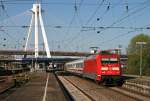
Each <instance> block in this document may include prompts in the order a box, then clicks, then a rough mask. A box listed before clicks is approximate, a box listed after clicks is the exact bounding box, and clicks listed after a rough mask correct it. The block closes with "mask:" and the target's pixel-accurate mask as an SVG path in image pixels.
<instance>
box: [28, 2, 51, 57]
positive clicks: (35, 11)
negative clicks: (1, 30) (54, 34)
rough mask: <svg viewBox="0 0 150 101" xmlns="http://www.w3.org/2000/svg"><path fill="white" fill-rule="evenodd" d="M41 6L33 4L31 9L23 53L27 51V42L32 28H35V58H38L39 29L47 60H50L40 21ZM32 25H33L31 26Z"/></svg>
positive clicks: (41, 20)
mask: <svg viewBox="0 0 150 101" xmlns="http://www.w3.org/2000/svg"><path fill="white" fill-rule="evenodd" d="M41 10H42V9H41V5H40V4H39V3H36V4H33V8H32V18H31V22H30V26H29V31H28V36H27V40H26V44H25V51H27V46H28V41H29V38H30V36H31V32H32V27H33V26H34V27H35V58H38V57H39V47H38V35H39V27H41V31H42V36H43V41H44V47H45V50H46V54H47V58H51V54H50V50H49V46H48V41H47V37H46V32H45V28H44V24H43V19H42V12H41ZM33 23H34V25H33Z"/></svg>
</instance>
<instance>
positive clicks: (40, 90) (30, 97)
mask: <svg viewBox="0 0 150 101" xmlns="http://www.w3.org/2000/svg"><path fill="white" fill-rule="evenodd" d="M2 101H66V98H65V96H64V94H63V92H62V90H61V88H60V86H59V84H58V82H57V80H56V78H55V76H54V75H53V74H52V73H46V72H36V73H33V74H32V77H31V80H30V81H29V82H28V83H27V84H25V85H23V86H22V87H20V88H17V89H16V91H15V92H13V93H12V94H10V95H9V96H8V97H6V98H5V99H3V100H2Z"/></svg>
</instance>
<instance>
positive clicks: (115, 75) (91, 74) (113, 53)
mask: <svg viewBox="0 0 150 101" xmlns="http://www.w3.org/2000/svg"><path fill="white" fill-rule="evenodd" d="M65 71H67V72H70V73H73V74H76V75H80V76H82V77H86V78H90V79H93V80H95V81H96V82H98V83H103V84H104V85H107V84H116V85H118V86H121V85H122V84H123V82H124V80H123V77H122V70H121V62H120V55H119V54H118V51H117V50H106V51H100V52H98V53H96V54H95V55H91V56H89V57H87V58H85V59H80V60H75V61H71V62H68V63H66V64H65Z"/></svg>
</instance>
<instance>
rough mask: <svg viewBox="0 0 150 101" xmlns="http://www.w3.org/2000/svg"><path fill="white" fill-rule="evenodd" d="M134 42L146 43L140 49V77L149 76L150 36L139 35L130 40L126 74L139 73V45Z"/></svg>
mask: <svg viewBox="0 0 150 101" xmlns="http://www.w3.org/2000/svg"><path fill="white" fill-rule="evenodd" d="M136 42H146V45H143V46H142V47H143V48H142V51H143V52H142V60H143V61H142V75H150V36H149V35H146V34H139V35H137V36H135V37H134V38H132V39H131V41H130V43H129V46H128V70H127V73H130V74H136V75H139V71H140V45H137V44H136Z"/></svg>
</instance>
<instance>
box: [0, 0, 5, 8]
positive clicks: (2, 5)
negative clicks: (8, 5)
mask: <svg viewBox="0 0 150 101" xmlns="http://www.w3.org/2000/svg"><path fill="white" fill-rule="evenodd" d="M1 7H2V9H3V10H5V6H4V4H3V1H2V0H1Z"/></svg>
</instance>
